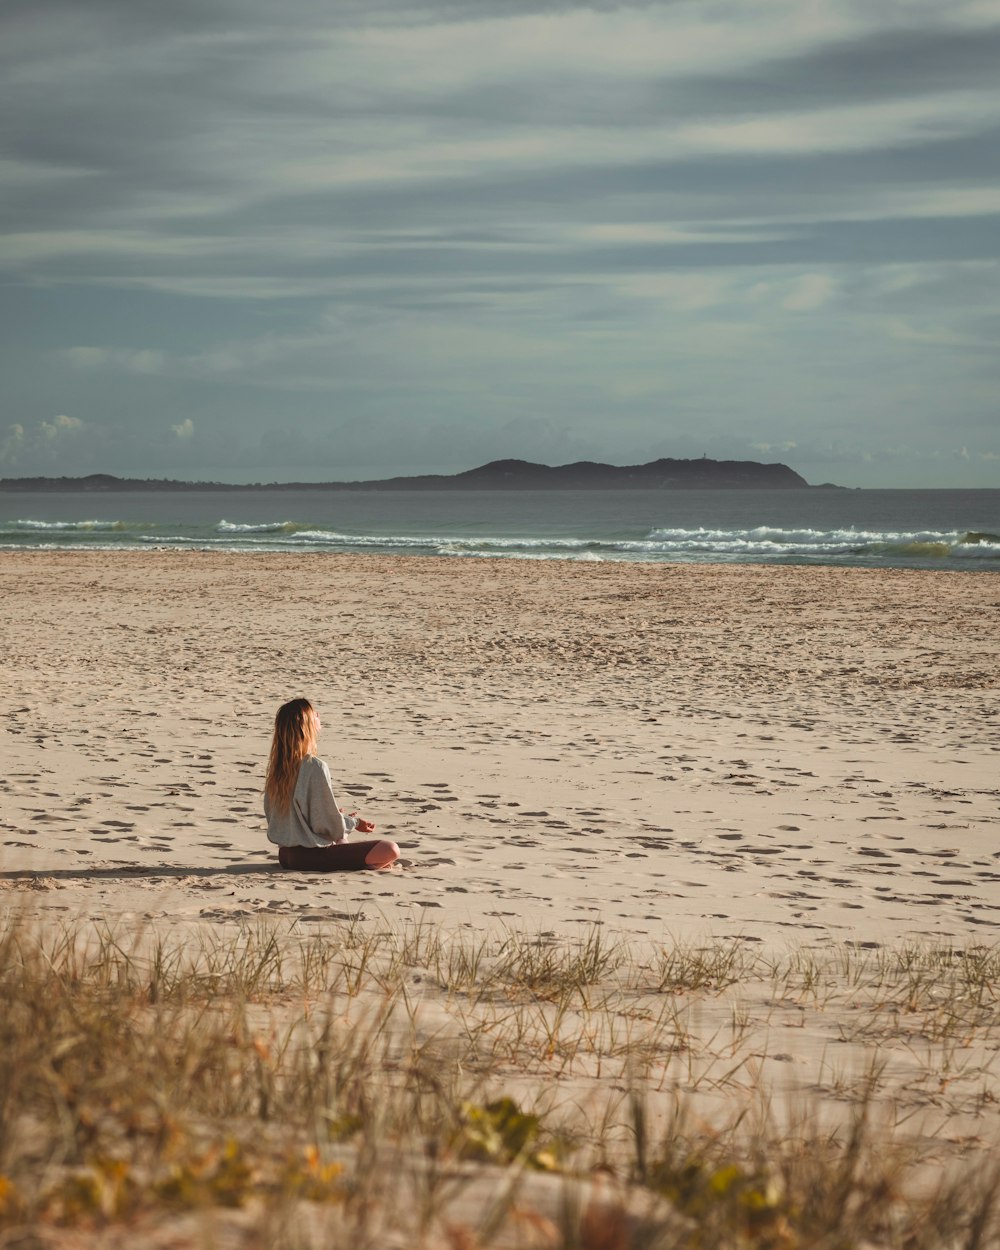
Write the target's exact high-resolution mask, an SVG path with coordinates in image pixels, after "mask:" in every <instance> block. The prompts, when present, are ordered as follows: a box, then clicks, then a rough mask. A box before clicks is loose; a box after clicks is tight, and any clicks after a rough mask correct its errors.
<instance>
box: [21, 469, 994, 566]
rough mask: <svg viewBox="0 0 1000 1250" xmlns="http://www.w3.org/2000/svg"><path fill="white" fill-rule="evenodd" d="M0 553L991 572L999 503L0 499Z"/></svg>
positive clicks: (337, 494)
mask: <svg viewBox="0 0 1000 1250" xmlns="http://www.w3.org/2000/svg"><path fill="white" fill-rule="evenodd" d="M0 549H3V550H40V549H42V550H56V549H58V550H81V549H82V550H96V551H127V550H142V551H149V550H156V549H163V550H203V551H239V552H256V551H270V552H274V551H289V552H296V551H309V552H366V553H376V554H377V553H391V554H393V555H407V554H409V555H422V556H438V557H441V558H443V559H444V558H451V559H456V558H463V557H464V558H480V559H482V558H490V559H520V560H552V559H563V560H592V561H593V560H604V561H641V562H652V563H686V564H691V563H726V564H731V563H761V564H827V565H840V566H862V567H866V568H933V569H962V570H969V571H971V570H980V571H984V570H992V571H997V570H1000V490H782V491H764V490H683V491H673V492H668V491H662V490H628V491H621V490H597V491H579V490H571V491H552V492H536V491H440V492H437V491H435V492H430V491H391V492H390V491H385V492H383V491H357V492H354V491H351V492H346V491H325V490H310V489H302V490H299V489H296V490H282V491H267V490H248V491H234V492H230V491H213V490H203V491H202V490H199V491H191V492H167V491H134V492H133V491H130V492H114V493H100V494H98V493H94V492H65V493H62V492H59V493H49V492H45V493H41V492H39V493H28V492H13V491H6V492H5V491H0Z"/></svg>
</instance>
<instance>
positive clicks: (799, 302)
mask: <svg viewBox="0 0 1000 1250" xmlns="http://www.w3.org/2000/svg"><path fill="white" fill-rule="evenodd" d="M791 288H792V289H791V291H790V292H789V294H788V295H786V296H785V298H784V299H783V300H782V301H781V307H782V308H787V309H789V310H790V311H791V312H810V311H812V309H814V308H822V306H823V305H824V304H825V303H826V302H827V300H829V299H830V297H831V295H832V294H833V290H834V286H833V279H832V278H831V277H830V276H829V274H825V273H804V274H803V275H802V277H801V278H796V279H795V280H794V281H793V282H792V283H791Z"/></svg>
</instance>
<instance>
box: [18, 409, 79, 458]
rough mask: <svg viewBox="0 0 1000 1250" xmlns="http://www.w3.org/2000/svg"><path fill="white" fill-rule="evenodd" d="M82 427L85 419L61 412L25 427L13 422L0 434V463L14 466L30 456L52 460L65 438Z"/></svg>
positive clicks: (61, 448)
mask: <svg viewBox="0 0 1000 1250" xmlns="http://www.w3.org/2000/svg"><path fill="white" fill-rule="evenodd" d="M86 429H87V426H86V423H85V422H83V421H81V420H80V418H79V417H69V416H67V415H66V414H65V413H60V414H59V415H58V416H55V417H53V418H52V420H51V421H45V420H42V421H36V422H35V423H34V425H32V426H29V427H28V428H25V426H24V425H23V424H21V423H20V422H15V423H14V424H13V425H9V426H8V427H7V430H6V432H5V433H4V435H3V437H2V438H0V464H6V465H10V466H14V465H17V464H20V463H21V462H22V461H24V460H30V459H31V458H32V457H41V459H42V460H44V461H48V462H52V461H53V460H55V459H57V458H58V457H59V456H60V455H62V454H63V452H64V450H65V444H66V442H67V440H74V439H75V438H77V437H78V436H80V435H82V434H83V433H85V432H86Z"/></svg>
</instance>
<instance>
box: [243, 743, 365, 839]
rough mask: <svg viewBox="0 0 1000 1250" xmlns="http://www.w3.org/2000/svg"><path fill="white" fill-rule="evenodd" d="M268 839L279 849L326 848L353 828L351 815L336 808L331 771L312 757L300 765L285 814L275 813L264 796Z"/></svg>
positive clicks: (343, 837)
mask: <svg viewBox="0 0 1000 1250" xmlns="http://www.w3.org/2000/svg"><path fill="white" fill-rule="evenodd" d="M264 815H265V816H266V817H267V836H268V838H269V839H270V840H271V841H272V842H275V843H277V845H278V846H329V845H330V844H331V843H333V842H343V840H344V839H345V838H346V837H347V835H348V834H349V833H350V832H351V830H352V829H353V828H354V825H355V823H356V822H355V820H354V817H353V816H345V815H344V814H343V812H341V810H340V808H339V807H338V806H337V800H336V799H335V798H334V794H333V784H332V782H331V781H330V770H329V768H327V766H326V764H325V763H324V762H323V761H322V760H321V759H318V758H317V757H316V756H315V755H307V756H306V757H305V759H304V760H303V761H302V763H301V764H300V765H299V775H298V777H297V778H296V780H295V789H294V791H293V792H292V801H291V803H290V804H289V806H288V810H287V811H286V812H279V811H276V810H275V809H274V807H273V805H272V804H271V801H270V799H269V798H268V797H267V795H266V794H265V795H264Z"/></svg>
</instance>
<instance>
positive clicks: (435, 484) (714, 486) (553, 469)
mask: <svg viewBox="0 0 1000 1250" xmlns="http://www.w3.org/2000/svg"><path fill="white" fill-rule="evenodd" d="M696 489H697V490H788V489H800V490H801V489H812V490H822V489H831V485H830V483H824V485H823V486H822V487H810V486H809V483H808V482H807V481H806V480H805V478H803V477H801V476H800V475H799V474H798V473H796V472H795V470H794V469H790V468H789V467H788V465H787V464H759V463H758V462H757V461H755V460H710V459H709V458H708V457H707V456H702V458H701V459H700V460H670V459H665V460H653V461H651V462H650V463H649V464H631V465H616V464H599V463H595V462H594V461H591V460H578V461H576V462H575V463H574V464H561V465H554V466H553V465H547V464H532V463H531V462H530V461H528V460H493V461H491V462H490V463H489V464H484V465H480V466H479V468H478V469H467V470H466V471H465V472H464V473H452V474H441V473H429V474H422V475H420V476H417V477H390V478H378V479H376V480H374V481H367V482H253V483H238V484H235V483H232V482H178V481H174V480H171V479H169V478H135V477H113V476H111V475H110V474H108V473H91V474H90V475H89V476H87V477H8V478H0V491H67V492H69V491H88V492H94V493H102V492H103V493H112V492H116V491H197V490H203V491H204V490H212V491H245V490H273V491H279V490H696ZM833 489H836V488H833Z"/></svg>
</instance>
